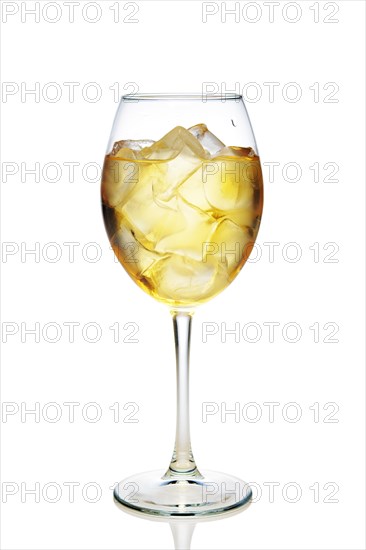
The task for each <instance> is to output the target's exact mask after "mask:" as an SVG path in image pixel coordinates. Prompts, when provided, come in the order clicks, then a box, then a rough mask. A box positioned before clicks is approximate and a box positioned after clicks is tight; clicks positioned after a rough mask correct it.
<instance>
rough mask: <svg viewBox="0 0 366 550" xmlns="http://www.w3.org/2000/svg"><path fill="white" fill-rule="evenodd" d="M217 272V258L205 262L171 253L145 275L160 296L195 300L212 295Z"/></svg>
mask: <svg viewBox="0 0 366 550" xmlns="http://www.w3.org/2000/svg"><path fill="white" fill-rule="evenodd" d="M217 273H218V267H217V262H216V261H210V262H206V263H204V262H201V261H195V260H192V259H187V258H185V257H184V256H179V255H178V254H172V255H171V256H169V257H168V258H165V259H163V260H160V261H159V262H157V263H155V264H154V265H153V266H152V268H150V269H148V270H147V271H146V272H145V276H146V277H148V278H150V279H151V284H152V286H153V287H154V288H156V292H157V294H158V295H159V297H160V298H162V299H166V300H171V301H176V302H179V303H182V302H183V303H184V302H186V303H190V304H192V303H194V302H196V301H201V300H204V299H205V298H209V297H211V296H212V294H213V290H212V289H213V287H214V285H215V277H216V275H217ZM221 288H222V286H221V287H220V289H221Z"/></svg>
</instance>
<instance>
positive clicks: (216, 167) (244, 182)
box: [203, 158, 253, 211]
mask: <svg viewBox="0 0 366 550" xmlns="http://www.w3.org/2000/svg"><path fill="white" fill-rule="evenodd" d="M246 172H247V163H246V162H243V161H241V160H239V159H237V160H236V159H232V158H230V159H229V158H221V159H220V158H217V159H215V160H212V161H211V162H210V163H207V165H206V166H204V179H203V182H204V190H205V194H206V198H207V201H208V202H209V203H210V204H211V205H212V207H213V208H214V209H216V210H221V211H227V210H236V209H238V208H247V207H250V206H251V205H252V199H253V187H252V182H251V180H250V179H249V178H248V177H247V176H246Z"/></svg>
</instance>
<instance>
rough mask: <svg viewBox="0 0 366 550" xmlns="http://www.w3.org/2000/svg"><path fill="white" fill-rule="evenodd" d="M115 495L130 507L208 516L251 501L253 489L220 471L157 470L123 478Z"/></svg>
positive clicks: (150, 510)
mask: <svg viewBox="0 0 366 550" xmlns="http://www.w3.org/2000/svg"><path fill="white" fill-rule="evenodd" d="M114 498H115V499H116V500H117V501H118V502H119V503H120V504H122V505H124V506H127V507H128V508H132V509H134V510H138V511H140V512H144V513H147V514H152V515H158V516H178V517H184V516H207V515H211V514H215V515H216V514H224V513H225V512H229V511H231V510H233V509H235V508H239V507H240V506H245V505H246V504H249V503H250V501H251V498H252V490H251V488H250V487H249V485H248V484H247V483H245V482H244V481H242V480H241V479H239V478H237V477H234V476H229V475H227V474H222V473H220V472H212V471H204V472H202V473H200V472H198V470H195V472H193V473H191V474H181V473H180V474H174V473H171V471H170V470H168V472H167V473H164V471H161V470H156V471H153V472H145V473H143V474H137V475H134V476H131V477H129V478H127V479H124V480H123V481H121V482H120V483H118V485H116V487H115V490H114Z"/></svg>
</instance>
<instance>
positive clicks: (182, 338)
mask: <svg viewBox="0 0 366 550" xmlns="http://www.w3.org/2000/svg"><path fill="white" fill-rule="evenodd" d="M171 313H172V316H173V325H174V341H175V356H176V365H177V427H176V436H175V447H174V452H173V457H172V460H171V462H170V466H169V469H168V471H167V473H166V477H172V476H173V477H180V476H181V474H189V475H190V476H192V475H193V476H195V477H197V476H199V477H201V474H200V473H199V471H198V469H197V466H196V463H195V461H194V458H193V453H192V449H191V438H190V433H189V349H190V340H191V324H192V312H182V311H177V310H173V311H172V312H171Z"/></svg>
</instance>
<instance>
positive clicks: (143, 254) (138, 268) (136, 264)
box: [111, 219, 164, 276]
mask: <svg viewBox="0 0 366 550" xmlns="http://www.w3.org/2000/svg"><path fill="white" fill-rule="evenodd" d="M111 245H112V248H113V250H114V253H115V254H116V256H117V258H118V259H119V261H120V262H121V263H123V265H124V266H125V268H126V270H127V271H128V272H129V273H130V274H131V275H134V276H140V275H142V274H143V273H144V271H145V270H146V269H149V268H151V267H152V265H153V264H154V263H155V262H157V261H159V260H161V259H162V258H163V257H164V256H162V255H161V254H158V253H156V252H153V251H151V250H147V249H146V248H145V247H144V246H143V245H142V244H141V243H140V242H139V241H138V239H137V238H136V234H135V232H134V231H133V229H132V228H131V227H130V226H129V224H128V222H127V220H126V219H125V220H122V222H121V224H120V227H119V229H118V231H117V232H116V233H115V234H114V236H113V238H112V239H111Z"/></svg>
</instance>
